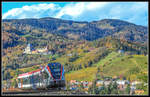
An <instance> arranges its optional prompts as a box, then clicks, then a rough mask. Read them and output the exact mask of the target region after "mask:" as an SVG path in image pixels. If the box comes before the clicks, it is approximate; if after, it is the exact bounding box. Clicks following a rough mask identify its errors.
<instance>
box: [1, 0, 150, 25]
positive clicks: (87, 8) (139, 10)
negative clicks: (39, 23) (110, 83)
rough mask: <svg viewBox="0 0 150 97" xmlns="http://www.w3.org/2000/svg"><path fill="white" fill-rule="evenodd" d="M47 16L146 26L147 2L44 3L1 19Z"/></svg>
mask: <svg viewBox="0 0 150 97" xmlns="http://www.w3.org/2000/svg"><path fill="white" fill-rule="evenodd" d="M48 16H49V17H55V18H62V19H71V20H77V21H94V20H101V19H105V18H107V19H108V18H111V19H121V20H126V21H129V22H133V23H136V24H140V25H147V24H148V23H147V22H148V21H147V20H148V2H70V3H68V4H66V5H65V6H63V7H62V6H60V5H59V4H54V3H49V4H48V3H44V4H37V5H32V6H23V7H22V8H14V9H11V10H9V11H8V12H6V13H4V15H3V16H2V18H3V19H5V18H40V17H48Z"/></svg>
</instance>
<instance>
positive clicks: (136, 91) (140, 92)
mask: <svg viewBox="0 0 150 97" xmlns="http://www.w3.org/2000/svg"><path fill="white" fill-rule="evenodd" d="M134 93H135V94H138V95H139V94H143V93H144V90H135V91H134Z"/></svg>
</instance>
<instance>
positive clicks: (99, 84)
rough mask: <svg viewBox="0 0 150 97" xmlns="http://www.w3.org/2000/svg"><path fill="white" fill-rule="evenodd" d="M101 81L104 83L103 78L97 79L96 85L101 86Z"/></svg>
mask: <svg viewBox="0 0 150 97" xmlns="http://www.w3.org/2000/svg"><path fill="white" fill-rule="evenodd" d="M103 83H104V81H103V80H98V81H97V82H96V86H101V85H103Z"/></svg>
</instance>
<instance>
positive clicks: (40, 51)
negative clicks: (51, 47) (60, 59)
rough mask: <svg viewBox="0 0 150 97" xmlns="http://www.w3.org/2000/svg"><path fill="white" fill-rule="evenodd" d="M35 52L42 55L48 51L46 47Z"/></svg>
mask: <svg viewBox="0 0 150 97" xmlns="http://www.w3.org/2000/svg"><path fill="white" fill-rule="evenodd" d="M37 51H38V52H39V53H43V52H47V51H48V49H47V47H45V48H40V49H37Z"/></svg>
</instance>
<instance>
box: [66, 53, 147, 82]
mask: <svg viewBox="0 0 150 97" xmlns="http://www.w3.org/2000/svg"><path fill="white" fill-rule="evenodd" d="M98 67H100V70H102V73H103V76H110V77H113V76H120V75H122V76H124V77H126V78H127V79H128V78H130V80H139V79H138V78H139V77H141V76H145V75H147V73H148V57H147V56H143V55H123V54H122V55H121V54H119V53H117V52H112V53H110V54H109V55H108V56H106V57H105V58H104V59H102V60H100V61H99V62H97V63H96V64H93V67H88V68H86V69H81V70H78V71H72V72H69V73H67V74H66V80H68V81H69V80H71V79H76V80H90V81H91V80H93V78H94V77H95V75H94V74H96V71H97V68H98Z"/></svg>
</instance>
